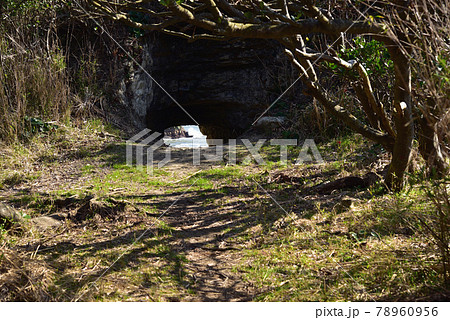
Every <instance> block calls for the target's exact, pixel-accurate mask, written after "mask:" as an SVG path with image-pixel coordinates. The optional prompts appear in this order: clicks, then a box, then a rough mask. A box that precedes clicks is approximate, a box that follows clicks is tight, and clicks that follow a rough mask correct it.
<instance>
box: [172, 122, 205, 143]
mask: <svg viewBox="0 0 450 320" xmlns="http://www.w3.org/2000/svg"><path fill="white" fill-rule="evenodd" d="M164 143H165V144H166V145H168V146H170V147H173V148H206V147H208V143H207V142H206V136H205V135H203V134H202V133H201V131H200V128H199V127H198V126H194V125H182V126H174V127H170V128H168V129H166V130H164Z"/></svg>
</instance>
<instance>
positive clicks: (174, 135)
mask: <svg viewBox="0 0 450 320" xmlns="http://www.w3.org/2000/svg"><path fill="white" fill-rule="evenodd" d="M164 136H166V137H168V138H171V139H178V138H188V137H191V136H190V135H189V132H187V131H186V130H184V128H183V127H181V126H176V127H172V128H169V129H166V130H165V131H164Z"/></svg>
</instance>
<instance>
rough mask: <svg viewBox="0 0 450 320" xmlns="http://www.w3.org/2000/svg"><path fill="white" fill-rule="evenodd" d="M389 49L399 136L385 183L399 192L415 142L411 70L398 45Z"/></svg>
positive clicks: (395, 116) (395, 117)
mask: <svg viewBox="0 0 450 320" xmlns="http://www.w3.org/2000/svg"><path fill="white" fill-rule="evenodd" d="M387 47H388V50H389V52H390V54H391V57H392V60H393V61H394V67H395V84H394V110H395V113H394V121H395V128H396V130H397V136H396V139H395V143H394V150H393V152H392V160H391V164H390V166H389V170H388V172H387V176H386V179H385V181H386V184H387V186H388V187H389V188H390V189H392V190H395V191H399V190H401V189H402V188H403V183H404V181H403V180H404V179H403V178H404V174H405V170H406V168H407V167H408V164H409V161H410V157H411V150H412V146H413V140H414V122H413V117H412V98H411V68H410V62H409V60H408V58H407V57H405V55H404V54H403V53H402V51H401V49H400V48H399V47H398V46H397V45H395V46H387ZM403 49H404V48H403Z"/></svg>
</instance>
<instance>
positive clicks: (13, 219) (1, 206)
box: [0, 202, 25, 229]
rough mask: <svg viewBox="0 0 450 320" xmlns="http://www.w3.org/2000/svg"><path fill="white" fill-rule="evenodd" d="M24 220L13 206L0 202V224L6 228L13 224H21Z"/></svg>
mask: <svg viewBox="0 0 450 320" xmlns="http://www.w3.org/2000/svg"><path fill="white" fill-rule="evenodd" d="M24 222H25V219H24V218H23V216H22V214H21V213H20V212H19V211H17V210H16V209H14V208H13V207H11V206H9V205H7V204H5V203H1V202H0V224H2V225H3V226H4V227H5V228H6V229H9V228H11V227H12V226H13V225H15V224H17V225H22V224H23V223H24Z"/></svg>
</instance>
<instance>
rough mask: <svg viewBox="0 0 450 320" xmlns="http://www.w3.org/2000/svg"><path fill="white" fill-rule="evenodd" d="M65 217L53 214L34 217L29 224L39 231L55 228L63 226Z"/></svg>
mask: <svg viewBox="0 0 450 320" xmlns="http://www.w3.org/2000/svg"><path fill="white" fill-rule="evenodd" d="M64 219H65V217H64V216H61V215H58V214H53V215H50V216H43V217H36V218H33V219H31V223H32V224H33V225H34V226H35V227H36V228H38V229H40V230H46V229H49V228H56V227H59V226H61V225H62V224H63V222H64Z"/></svg>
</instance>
